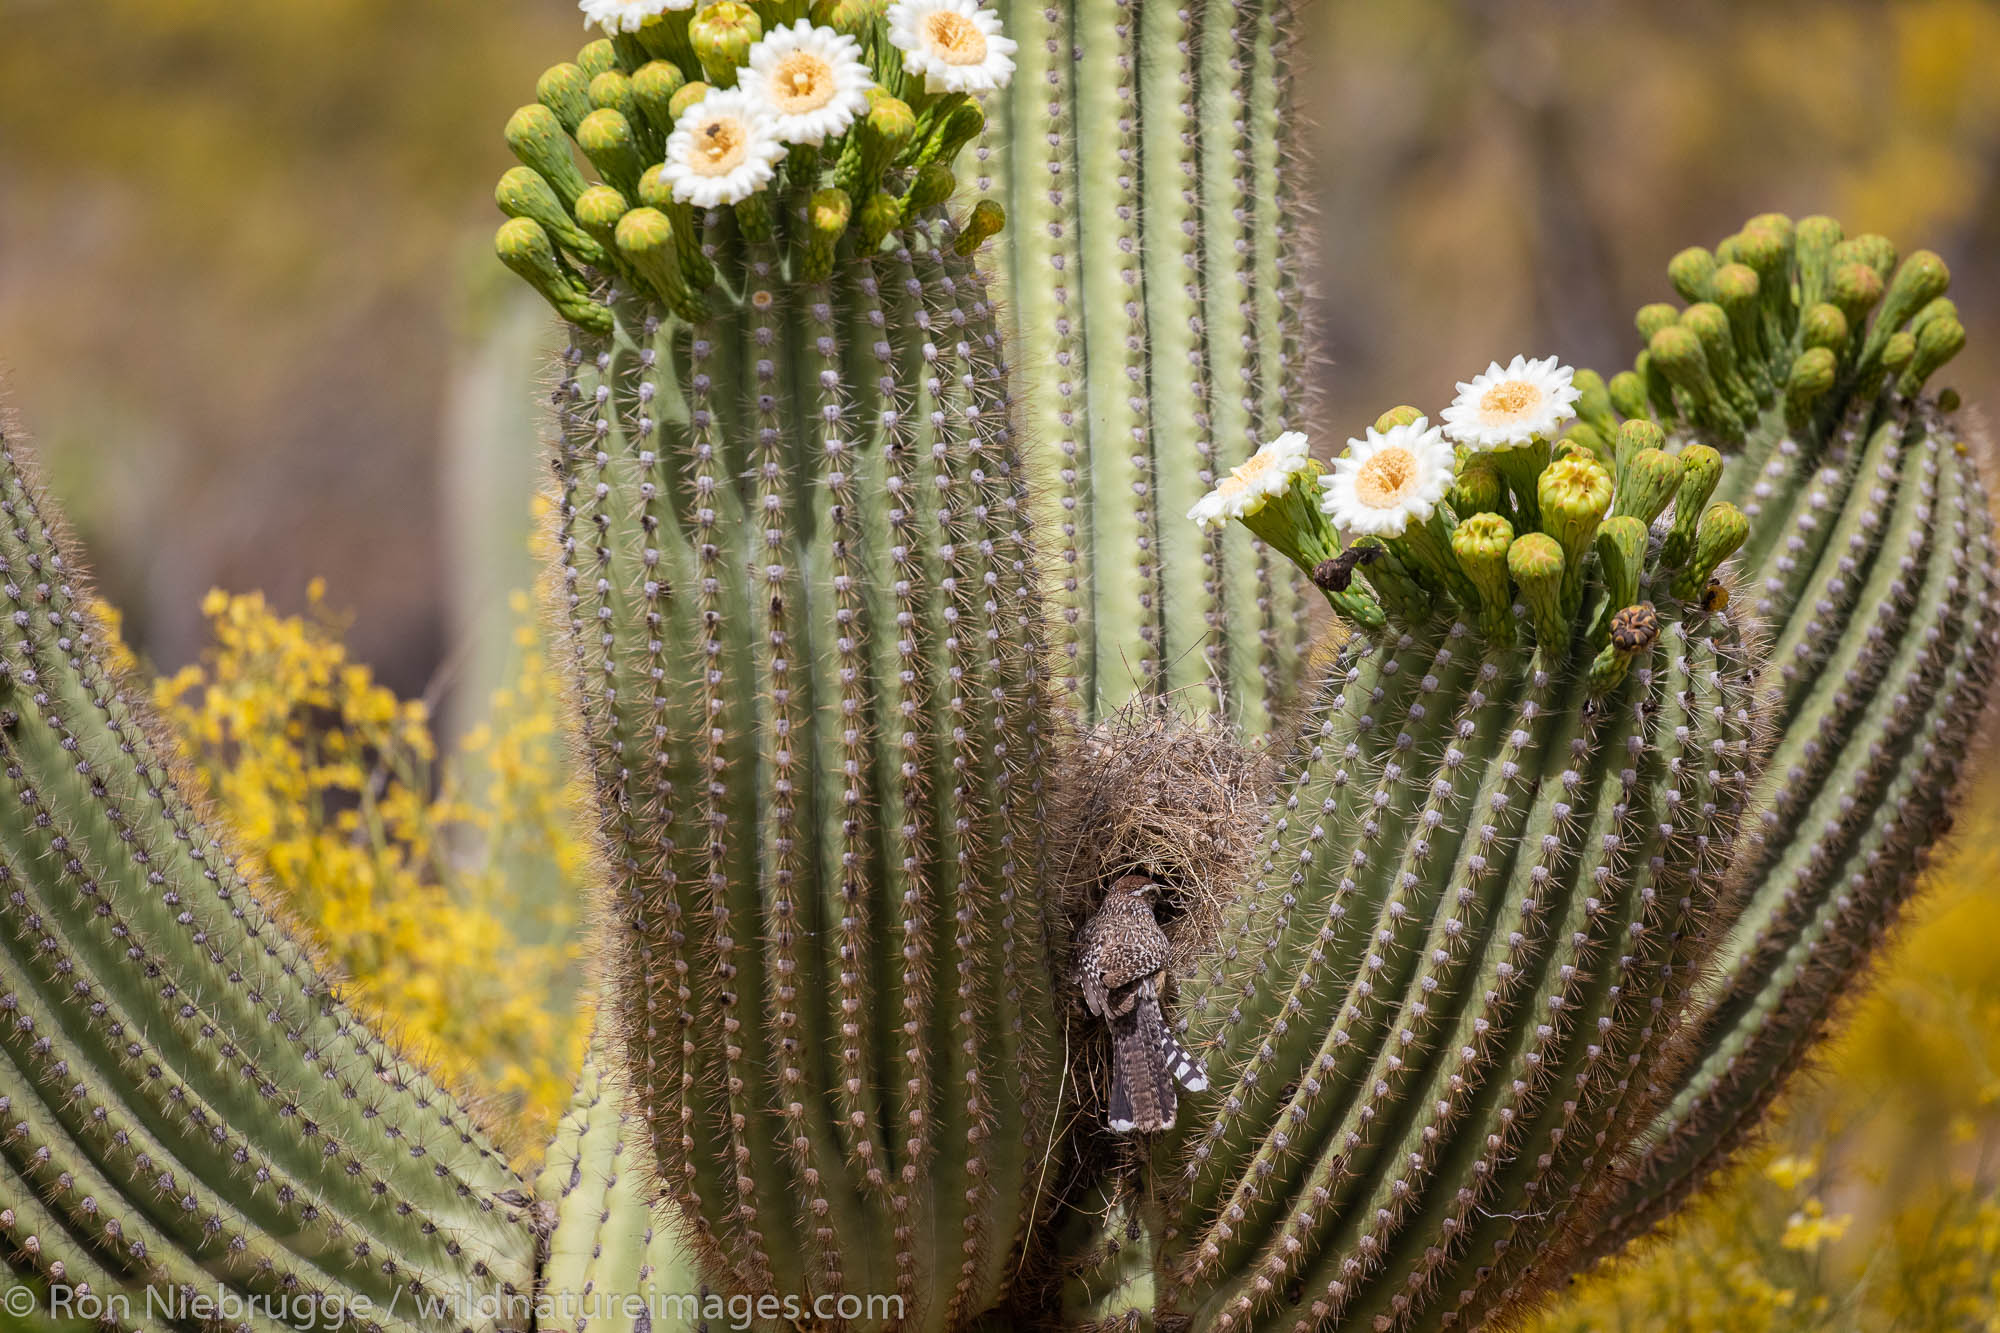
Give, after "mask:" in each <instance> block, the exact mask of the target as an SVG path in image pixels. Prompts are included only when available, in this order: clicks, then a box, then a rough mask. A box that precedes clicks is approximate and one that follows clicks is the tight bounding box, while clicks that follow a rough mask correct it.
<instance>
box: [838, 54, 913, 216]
mask: <svg viewBox="0 0 2000 1333" xmlns="http://www.w3.org/2000/svg"><path fill="white" fill-rule="evenodd" d="M916 134H917V114H916V112H914V111H912V110H911V109H910V104H909V103H908V102H905V101H903V100H902V99H901V98H899V97H891V96H890V95H889V94H888V93H885V92H883V91H882V90H881V89H880V88H870V89H869V90H868V114H867V116H865V117H863V118H862V119H861V120H860V121H858V122H857V123H856V124H855V126H854V129H853V131H852V132H851V133H850V134H849V135H848V140H847V147H846V148H845V149H843V150H842V151H841V154H840V162H839V163H838V165H836V166H835V168H834V181H835V183H837V184H838V185H839V186H840V188H841V189H843V190H846V191H847V192H848V194H849V195H850V196H852V197H855V198H859V197H861V196H863V195H869V194H873V193H874V192H875V191H876V189H877V188H878V187H879V186H880V185H881V183H882V173H883V172H885V171H887V170H888V169H889V167H890V166H891V165H892V164H893V163H894V162H895V161H896V160H897V159H898V158H900V157H901V156H902V154H903V150H904V149H905V148H907V147H909V145H910V141H911V140H912V139H914V138H915V137H916ZM863 212H864V214H865V213H866V209H864V210H863ZM885 234H886V233H885Z"/></svg>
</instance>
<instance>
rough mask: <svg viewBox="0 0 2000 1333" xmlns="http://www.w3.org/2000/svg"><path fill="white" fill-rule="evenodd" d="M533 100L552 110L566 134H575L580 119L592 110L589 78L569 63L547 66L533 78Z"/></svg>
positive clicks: (576, 66) (580, 69)
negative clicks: (546, 68)
mask: <svg viewBox="0 0 2000 1333" xmlns="http://www.w3.org/2000/svg"><path fill="white" fill-rule="evenodd" d="M535 100H536V101H537V102H540V103H541V104H542V105H543V106H545V107H547V108H548V109H549V110H551V111H553V112H555V115H556V119H557V120H559V121H561V122H562V127H563V130H564V131H565V132H566V133H569V134H575V133H576V127H577V126H578V125H581V124H582V123H583V118H584V117H585V116H587V115H589V114H590V113H591V111H593V110H594V109H595V108H594V107H593V106H592V105H591V101H590V77H589V76H588V75H586V74H585V73H584V72H583V67H582V66H580V65H572V64H568V63H564V64H561V65H555V66H552V67H550V68H549V69H548V70H547V71H545V72H544V73H543V74H542V77H541V78H539V79H537V80H536V81H535Z"/></svg>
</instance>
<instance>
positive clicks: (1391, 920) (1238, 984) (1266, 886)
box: [1155, 582, 1759, 1329]
mask: <svg viewBox="0 0 2000 1333" xmlns="http://www.w3.org/2000/svg"><path fill="white" fill-rule="evenodd" d="M1646 590H1647V591H1648V592H1649V593H1650V594H1651V595H1652V596H1653V597H1654V598H1655V600H1656V601H1657V603H1658V605H1659V606H1660V608H1661V614H1662V621H1663V626H1662V633H1661V637H1660V639H1659V641H1658V643H1657V644H1656V645H1655V646H1654V647H1653V648H1652V649H1651V650H1649V653H1648V654H1647V656H1646V657H1645V658H1644V659H1643V660H1641V661H1638V662H1635V663H1634V664H1633V667H1632V671H1631V674H1630V675H1629V676H1628V677H1627V678H1626V680H1625V681H1624V683H1623V684H1622V685H1620V686H1619V687H1618V688H1617V689H1615V690H1613V691H1612V692H1611V693H1609V694H1608V695H1604V696H1602V697H1601V698H1597V699H1596V700H1595V701H1594V702H1593V695H1592V692H1591V686H1590V684H1589V681H1588V678H1587V673H1585V672H1584V671H1583V665H1584V664H1583V663H1581V662H1577V661H1565V660H1563V659H1561V658H1560V657H1558V658H1554V659H1551V658H1548V657H1546V656H1543V655H1540V654H1539V653H1538V652H1531V651H1529V650H1527V649H1523V648H1504V647H1497V646H1488V645H1484V644H1482V641H1481V639H1480V638H1479V636H1477V635H1476V634H1475V633H1474V632H1473V631H1472V630H1471V628H1470V627H1469V626H1468V625H1466V624H1465V623H1463V622H1456V623H1446V624H1443V625H1440V626H1438V627H1436V628H1434V629H1432V630H1429V631H1427V632H1411V631H1409V630H1405V631H1402V632H1400V633H1399V632H1397V631H1394V630H1390V631H1387V632H1385V633H1384V634H1383V635H1381V636H1374V635H1369V636H1364V637H1363V638H1362V639H1361V640H1360V641H1358V642H1357V643H1356V644H1355V645H1353V646H1352V647H1351V648H1350V649H1349V650H1347V651H1346V652H1345V653H1344V654H1343V655H1342V657H1341V659H1340V661H1339V663H1338V664H1337V665H1336V667H1335V668H1334V670H1333V673H1332V675H1331V677H1330V678H1329V680H1328V682H1327V684H1326V685H1325V686H1324V687H1323V689H1322V691H1321V693H1320V695H1319V697H1318V699H1317V701H1316V703H1315V705H1314V707H1313V709H1312V713H1311V717H1312V719H1313V723H1314V729H1312V730H1309V732H1308V734H1307V735H1306V736H1305V737H1304V738H1303V739H1302V741H1301V742H1300V744H1301V751H1300V753H1299V755H1298V756H1297V758H1296V760H1295V762H1294V764H1293V766H1292V767H1291V769H1290V773H1289V776H1288V777H1287V778H1286V780H1285V781H1284V783H1283V787H1282V795H1281V798H1280V803H1279V805H1278V806H1277V807H1276V808H1275V809H1274V811H1273V815H1272V820H1271V824H1270V827H1269V830H1268V839H1267V843H1268V851H1267V855H1266V857H1265V859H1264V861H1263V864H1262V866H1261V868H1260V870H1259V871H1258V873H1257V874H1256V876H1255V878H1254V880H1253V881H1252V882H1251V883H1250V885H1249V886H1248V887H1247V889H1246V891H1245V892H1244V893H1243V894H1242V897H1241V901H1240V903H1239V905H1238V907H1237V909H1236V911H1235V912H1234V914H1233V916H1232V919H1231V921H1230V924H1229V926H1228V927H1227V929H1226V931H1225V934H1224V936H1223V938H1222V939H1221V941H1220V942H1219V946H1218V948H1217V951H1216V953H1215V956H1214V957H1213V958H1212V959H1211V960H1210V961H1208V962H1207V963H1205V964H1203V965H1202V966H1201V967H1200V969H1199V970H1198V972H1197V973H1196V975H1194V976H1193V977H1190V978H1187V979H1185V980H1184V981H1183V982H1182V985H1181V992H1180V994H1181V999H1180V1011H1181V1013H1182V1015H1183V1018H1184V1021H1185V1022H1186V1024H1187V1038H1188V1040H1189V1041H1190V1042H1191V1043H1192V1045H1193V1047H1194V1048H1196V1049H1201V1050H1204V1051H1206V1052H1208V1053H1209V1054H1208V1059H1209V1063H1210V1071H1211V1091H1210V1092H1209V1093H1208V1094H1206V1095H1204V1096H1203V1097H1201V1098H1199V1099H1198V1103H1197V1105H1196V1106H1195V1107H1194V1108H1192V1109H1191V1110H1190V1112H1189V1113H1188V1114H1186V1115H1185V1116H1184V1118H1183V1121H1182V1124H1181V1126H1180V1129H1179V1131H1178V1133H1177V1135H1175V1136H1172V1137H1171V1138H1170V1139H1169V1141H1168V1142H1167V1143H1166V1144H1164V1145H1163V1146H1162V1148H1161V1149H1160V1150H1159V1151H1157V1152H1156V1153H1155V1163H1156V1169H1157V1170H1159V1171H1160V1172H1162V1173H1163V1179H1162V1183H1161V1186H1160V1188H1161V1190H1162V1193H1163V1196H1164V1198H1165V1200H1166V1203H1165V1211H1164V1217H1163V1226H1164V1244H1163V1245H1162V1247H1161V1255H1160V1261H1159V1262H1160V1269H1161V1276H1160V1279H1159V1298H1160V1301H1161V1304H1162V1308H1163V1309H1171V1310H1178V1311H1179V1312H1180V1313H1182V1314H1186V1315H1192V1316H1194V1318H1195V1322H1196V1325H1197V1326H1198V1327H1203V1328H1239V1329H1240V1328H1267V1327H1269V1328H1294V1327H1296V1328H1299V1329H1311V1328H1321V1327H1337V1328H1346V1327H1355V1328H1370V1327H1377V1326H1378V1325H1377V1324H1376V1322H1375V1321H1376V1320H1378V1319H1380V1320H1384V1321H1387V1322H1386V1323H1384V1324H1382V1325H1379V1326H1382V1327H1392V1326H1393V1327H1403V1326H1410V1327H1419V1328H1428V1327H1435V1326H1437V1321H1438V1320H1439V1319H1440V1317H1441V1316H1442V1314H1443V1312H1444V1311H1445V1310H1447V1309H1449V1303H1448V1301H1449V1297H1450V1296H1451V1295H1455V1289H1454V1288H1452V1287H1450V1286H1448V1285H1447V1284H1445V1283H1444V1282H1442V1281H1441V1280H1440V1279H1441V1278H1442V1277H1443V1275H1445V1274H1447V1273H1449V1272H1450V1271H1451V1270H1452V1269H1453V1267H1454V1265H1456V1264H1457V1263H1458V1262H1460V1261H1461V1260H1462V1258H1463V1257H1464V1256H1466V1255H1469V1254H1475V1253H1481V1252H1484V1251H1485V1250H1488V1249H1490V1248H1491V1246H1492V1244H1493V1243H1494V1242H1495V1240H1496V1239H1501V1238H1506V1239H1511V1240H1514V1241H1516V1242H1525V1243H1529V1244H1534V1243H1539V1242H1540V1241H1541V1240H1543V1239H1546V1238H1548V1237H1550V1236H1554V1235H1557V1234H1560V1231H1561V1228H1562V1226H1563V1224H1564V1222H1565V1221H1566V1220H1567V1218H1568V1216H1569V1209H1570V1207H1571V1205H1572V1203H1573V1189H1572V1188H1571V1183H1570V1182H1574V1181H1576V1180H1578V1179H1580V1178H1582V1177H1584V1176H1585V1175H1586V1174H1587V1173H1588V1172H1589V1171H1591V1170H1592V1169H1593V1168H1601V1167H1602V1165H1603V1164H1604V1162H1605V1160H1606V1157H1605V1154H1606V1153H1607V1152H1609V1151H1611V1150H1613V1149H1615V1147H1616V1146H1617V1144H1616V1143H1615V1142H1606V1141H1605V1140H1604V1138H1603V1135H1605V1134H1606V1133H1608V1132H1610V1131H1611V1130H1612V1129H1613V1127H1615V1126H1616V1125H1617V1124H1618V1123H1619V1121H1620V1119H1621V1116H1620V1111H1621V1108H1622V1107H1623V1106H1624V1105H1625V1104H1626V1103H1628V1102H1629V1101H1630V1100H1631V1099H1633V1098H1636V1097H1639V1096H1641V1095H1642V1094H1643V1089H1644V1086H1645V1085H1644V1082H1643V1079H1638V1080H1637V1081H1635V1076H1640V1075H1644V1074H1645V1073H1647V1072H1648V1071H1650V1070H1651V1069H1652V1068H1653V1067H1654V1066H1655V1065H1656V1064H1657V1063H1658V1061H1659V1060H1660V1059H1661V1058H1662V1052H1663V1049H1664V1047H1665V1039H1666V1037H1667V1035H1668V1030H1669V1029H1668V1025H1666V1024H1664V1023H1662V1022H1661V1016H1662V1014H1663V1013H1671V1012H1673V1010H1674V1008H1675V1006H1676V1005H1677V1004H1678V1002H1679V998H1680V996H1681V995H1682V994H1683V993H1684V991H1685V990H1686V988H1687V986H1688V985H1689V984H1690V982H1691V981H1692V978H1693V975H1694V971H1695V969H1696V968H1698V967H1699V965H1700V964H1701V963H1702V961H1703V959H1704V957H1705V955H1706V950H1707V948H1708V947H1710V946H1712V943H1713V940H1712V938H1711V936H1710V934H1709V932H1708V930H1707V924H1708V923H1709V922H1710V921H1711V920H1712V919H1713V916H1714V913H1715V911H1716V909H1717V905H1718V903H1719V902H1720V900H1721V899H1722V898H1723V896H1724V893H1725V879H1726V876H1725V870H1726V859H1725V853H1726V849H1727V847H1728V845H1729V842H1730V839H1731V836H1732V831H1733V827H1734V822H1735V818H1736V814H1737V811H1738V810H1739V808H1740V805H1741V802H1742V797H1743V789H1744V786H1745V784H1746V782H1747V781H1748V779H1749V778H1750V776H1751V775H1752V774H1753V773H1754V771H1755V764H1756V761H1757V756H1758V753H1759V747H1758V745H1757V741H1756V731H1757V724H1756V719H1755V715H1754V710H1753V708H1752V696H1751V691H1750V684H1751V678H1752V671H1753V658H1752V655H1751V654H1750V653H1749V652H1748V651H1747V650H1746V648H1745V645H1744V644H1743V642H1742V640H1741V637H1740V634H1739V631H1738V629H1737V627H1736V626H1735V625H1734V624H1733V623H1732V622H1730V621H1729V619H1728V617H1727V614H1726V613H1725V614H1724V615H1722V616H1720V617H1711V616H1709V615H1707V614H1705V613H1703V612H1702V611H1701V610H1700V609H1699V608H1698V607H1693V606H1684V607H1683V606H1676V605H1674V603H1673V602H1672V599H1671V598H1670V596H1669V595H1668V594H1667V593H1666V591H1665V588H1664V582H1662V583H1661V584H1660V585H1657V586H1656V585H1651V584H1649V585H1647V588H1646ZM1169 1182H1170V1183H1169Z"/></svg>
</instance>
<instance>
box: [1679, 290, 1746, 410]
mask: <svg viewBox="0 0 2000 1333" xmlns="http://www.w3.org/2000/svg"><path fill="white" fill-rule="evenodd" d="M1681 325H1682V327H1683V328H1687V329H1691V330H1693V332H1694V336H1695V337H1697V338H1699V339H1701V350H1702V352H1703V353H1704V354H1705V355H1706V357H1707V360H1708V368H1709V373H1710V374H1711V375H1713V376H1714V377H1715V381H1716V384H1717V385H1718V386H1719V387H1720V388H1721V389H1722V391H1723V392H1724V393H1726V394H1728V395H1729V401H1730V405H1731V406H1733V407H1734V408H1735V409H1736V411H1737V414H1738V415H1739V416H1742V417H1744V418H1746V419H1747V418H1754V417H1755V416H1756V415H1757V399H1756V395H1754V394H1752V393H1751V392H1750V386H1749V385H1747V384H1745V383H1744V382H1743V377H1742V375H1741V374H1740V373H1739V368H1738V366H1737V363H1736V333H1735V330H1734V329H1732V328H1731V327H1730V326H1729V316H1728V315H1727V314H1725V313H1723V309H1722V307H1721V306H1719V305H1716V304H1715V303H1714V302H1712V301H1701V302H1697V303H1696V304H1694V305H1691V306H1689V307H1688V308H1687V309H1686V310H1683V311H1682V312H1681Z"/></svg>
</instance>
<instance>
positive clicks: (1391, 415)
mask: <svg viewBox="0 0 2000 1333" xmlns="http://www.w3.org/2000/svg"><path fill="white" fill-rule="evenodd" d="M1423 415H1424V414H1423V413H1422V412H1419V411H1418V410H1417V409H1416V408H1414V407H1411V406H1409V405H1408V404H1405V405H1403V406H1402V407H1392V408H1390V409H1389V410H1388V411H1387V412H1384V413H1383V414H1382V415H1381V416H1379V417H1376V418H1375V429H1376V430H1378V431H1390V430H1394V429H1395V428H1396V427H1398V426H1407V425H1409V424H1410V423H1412V422H1414V421H1415V420H1416V419H1417V418H1418V417H1420V416H1423Z"/></svg>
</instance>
